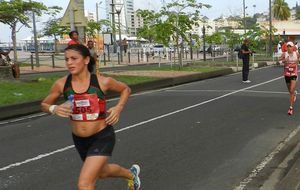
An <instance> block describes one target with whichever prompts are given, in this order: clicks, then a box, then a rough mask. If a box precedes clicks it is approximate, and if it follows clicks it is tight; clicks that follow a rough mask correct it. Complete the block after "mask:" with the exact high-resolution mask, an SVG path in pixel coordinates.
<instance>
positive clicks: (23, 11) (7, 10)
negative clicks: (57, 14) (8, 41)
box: [0, 0, 48, 61]
mask: <svg viewBox="0 0 300 190" xmlns="http://www.w3.org/2000/svg"><path fill="white" fill-rule="evenodd" d="M46 10H48V9H47V7H46V6H45V5H44V4H42V3H39V2H35V1H29V2H27V1H23V0H10V1H9V2H7V1H3V0H2V1H0V22H1V23H4V24H7V25H9V26H10V28H11V38H12V41H13V49H14V61H17V51H16V43H17V38H16V33H17V32H18V31H19V30H20V29H21V27H22V26H26V27H30V26H29V22H30V13H31V12H35V13H36V14H37V15H39V16H40V15H41V14H42V11H46ZM18 23H20V24H21V25H22V26H21V27H20V28H17V24H18Z"/></svg>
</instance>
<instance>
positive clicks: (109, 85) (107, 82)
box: [99, 76, 131, 125]
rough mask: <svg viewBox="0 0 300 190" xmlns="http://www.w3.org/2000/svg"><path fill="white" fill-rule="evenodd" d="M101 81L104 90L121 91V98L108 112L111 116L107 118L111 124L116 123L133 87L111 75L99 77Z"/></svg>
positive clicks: (107, 121)
mask: <svg viewBox="0 0 300 190" xmlns="http://www.w3.org/2000/svg"><path fill="white" fill-rule="evenodd" d="M99 79H100V80H99V83H100V86H101V87H102V90H103V91H104V92H107V91H114V92H118V93H120V99H119V102H118V103H117V105H116V106H114V107H111V108H110V109H109V110H107V112H108V113H109V116H108V117H107V118H106V120H105V121H106V123H107V124H109V125H114V124H116V123H117V122H118V121H119V117H120V113H121V111H122V110H123V108H124V106H125V104H126V102H127V100H128V98H129V95H130V93H131V89H130V88H129V87H128V86H127V85H126V84H124V83H122V82H120V81H116V80H114V79H113V78H111V77H102V76H101V77H99Z"/></svg>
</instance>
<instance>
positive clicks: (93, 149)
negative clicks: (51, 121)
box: [72, 126, 116, 161]
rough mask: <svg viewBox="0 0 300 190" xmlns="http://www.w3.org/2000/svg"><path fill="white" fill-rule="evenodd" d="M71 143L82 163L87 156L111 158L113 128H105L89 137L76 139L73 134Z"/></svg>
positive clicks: (113, 136)
mask: <svg viewBox="0 0 300 190" xmlns="http://www.w3.org/2000/svg"><path fill="white" fill-rule="evenodd" d="M72 136H73V141H74V145H75V147H76V150H77V152H78V153H79V155H80V157H81V159H82V160H83V161H84V160H85V159H86V157H88V156H97V155H99V156H111V155H112V152H113V149H114V146H115V141H116V137H115V131H114V128H113V126H107V127H105V128H104V129H102V130H101V131H99V132H98V133H96V134H94V135H92V136H90V137H78V136H76V135H74V134H72Z"/></svg>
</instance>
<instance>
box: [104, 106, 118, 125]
mask: <svg viewBox="0 0 300 190" xmlns="http://www.w3.org/2000/svg"><path fill="white" fill-rule="evenodd" d="M121 111H122V109H121V108H120V107H118V106H115V107H112V108H110V109H109V110H107V113H109V116H108V117H107V118H106V119H105V122H106V123H107V124H108V125H114V124H116V123H118V121H119V118H120V113H121Z"/></svg>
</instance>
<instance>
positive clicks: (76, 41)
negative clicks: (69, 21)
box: [68, 31, 81, 45]
mask: <svg viewBox="0 0 300 190" xmlns="http://www.w3.org/2000/svg"><path fill="white" fill-rule="evenodd" d="M69 37H70V38H71V40H70V41H69V42H68V45H74V44H81V42H80V41H79V35H78V32H77V31H71V32H70V33H69Z"/></svg>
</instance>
